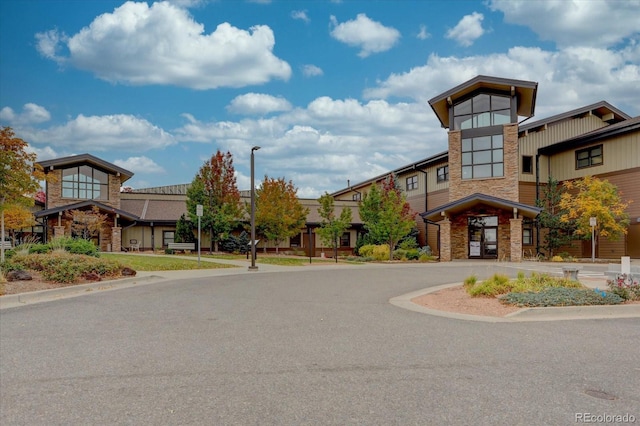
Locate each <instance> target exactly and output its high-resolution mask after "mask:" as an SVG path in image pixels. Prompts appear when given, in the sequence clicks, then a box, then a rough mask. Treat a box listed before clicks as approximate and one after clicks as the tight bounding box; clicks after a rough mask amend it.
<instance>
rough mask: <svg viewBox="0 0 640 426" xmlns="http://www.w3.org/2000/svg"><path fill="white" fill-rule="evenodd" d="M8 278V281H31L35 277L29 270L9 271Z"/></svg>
mask: <svg viewBox="0 0 640 426" xmlns="http://www.w3.org/2000/svg"><path fill="white" fill-rule="evenodd" d="M6 278H7V281H30V280H32V279H33V277H32V276H31V274H30V273H28V272H27V271H9V272H8V273H7V275H6Z"/></svg>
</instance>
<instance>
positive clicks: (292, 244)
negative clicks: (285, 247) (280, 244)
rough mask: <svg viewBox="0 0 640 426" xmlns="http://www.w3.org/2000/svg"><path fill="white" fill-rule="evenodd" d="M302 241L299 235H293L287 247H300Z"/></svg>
mask: <svg viewBox="0 0 640 426" xmlns="http://www.w3.org/2000/svg"><path fill="white" fill-rule="evenodd" d="M301 241H302V237H301V234H297V235H294V236H293V237H290V238H289V247H300V243H301Z"/></svg>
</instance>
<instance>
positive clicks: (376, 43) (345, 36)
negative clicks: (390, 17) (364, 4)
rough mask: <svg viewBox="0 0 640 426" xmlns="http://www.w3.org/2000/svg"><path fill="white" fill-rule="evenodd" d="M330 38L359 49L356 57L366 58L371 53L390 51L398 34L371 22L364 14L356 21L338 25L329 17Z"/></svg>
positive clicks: (398, 37) (359, 15)
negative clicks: (330, 25)
mask: <svg viewBox="0 0 640 426" xmlns="http://www.w3.org/2000/svg"><path fill="white" fill-rule="evenodd" d="M331 24H332V26H333V27H334V28H333V30H331V37H333V38H335V39H336V40H338V41H341V42H342V43H346V44H348V45H349V46H353V47H359V48H360V49H361V50H360V52H359V53H358V56H360V57H361V58H366V57H367V56H369V55H371V54H372V53H380V52H385V51H387V50H389V49H391V48H392V47H393V46H394V45H395V44H396V43H397V42H398V40H399V39H400V32H399V31H398V30H396V29H395V28H393V27H385V26H384V25H382V24H381V23H380V22H376V21H372V20H371V19H369V18H368V17H367V15H366V14H364V13H360V14H358V16H357V17H356V19H354V20H351V21H346V22H342V23H338V20H337V19H336V17H335V16H331Z"/></svg>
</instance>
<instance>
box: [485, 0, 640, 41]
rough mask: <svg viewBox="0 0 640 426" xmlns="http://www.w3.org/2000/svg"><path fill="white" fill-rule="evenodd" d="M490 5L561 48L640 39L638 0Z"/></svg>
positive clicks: (499, 1)
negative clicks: (639, 35)
mask: <svg viewBox="0 0 640 426" xmlns="http://www.w3.org/2000/svg"><path fill="white" fill-rule="evenodd" d="M488 5H489V8H490V9H491V10H493V11H496V10H499V11H501V12H502V13H504V19H505V21H506V22H508V23H512V24H518V25H524V26H527V27H529V28H531V29H532V30H533V31H535V32H536V34H538V35H539V36H540V38H542V39H543V40H551V41H554V42H556V43H557V44H558V46H560V47H567V46H591V47H608V46H613V45H615V44H617V43H619V42H621V41H623V40H624V39H626V38H628V37H632V36H633V37H635V38H636V39H637V38H638V34H639V31H640V14H639V13H640V2H639V1H638V0H628V1H609V0H589V1H575V0H573V1H564V0H554V1H530V0H490V1H489V3H488Z"/></svg>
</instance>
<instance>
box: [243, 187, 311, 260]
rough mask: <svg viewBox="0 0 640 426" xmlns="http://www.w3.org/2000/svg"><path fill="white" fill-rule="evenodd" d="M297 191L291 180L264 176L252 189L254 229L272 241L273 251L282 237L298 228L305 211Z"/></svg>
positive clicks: (296, 232) (302, 224) (292, 233)
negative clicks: (254, 192)
mask: <svg viewBox="0 0 640 426" xmlns="http://www.w3.org/2000/svg"><path fill="white" fill-rule="evenodd" d="M297 192H298V189H297V188H296V187H295V186H294V185H293V182H291V181H289V182H286V181H285V180H284V178H278V179H274V178H269V177H268V176H265V177H264V181H263V182H262V185H261V186H260V188H258V189H256V196H255V197H256V198H255V208H256V213H255V221H256V231H257V232H258V233H259V234H260V235H262V236H263V237H264V238H266V239H267V240H270V241H273V242H274V243H275V246H276V253H278V247H279V245H280V242H281V241H282V240H284V239H285V238H289V237H292V236H294V235H296V234H298V233H299V232H300V228H302V227H303V226H304V224H305V221H306V219H307V214H309V209H307V208H306V207H304V206H303V205H302V204H301V203H300V201H299V200H298V197H297V196H296V194H297Z"/></svg>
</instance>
